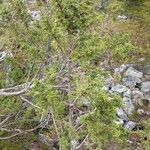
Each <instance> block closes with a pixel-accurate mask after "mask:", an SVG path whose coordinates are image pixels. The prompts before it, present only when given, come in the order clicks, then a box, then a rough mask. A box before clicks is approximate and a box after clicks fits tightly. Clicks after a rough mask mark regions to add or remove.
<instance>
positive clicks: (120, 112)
mask: <svg viewBox="0 0 150 150" xmlns="http://www.w3.org/2000/svg"><path fill="white" fill-rule="evenodd" d="M117 116H118V117H119V118H120V119H122V120H126V121H127V120H128V117H127V114H126V113H125V111H124V110H123V109H122V108H117Z"/></svg>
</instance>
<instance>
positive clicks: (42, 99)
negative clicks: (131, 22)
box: [0, 0, 142, 150]
mask: <svg viewBox="0 0 150 150" xmlns="http://www.w3.org/2000/svg"><path fill="white" fill-rule="evenodd" d="M97 4H98V1H96V0H95V1H91V0H83V1H79V0H51V1H50V2H49V3H48V4H47V5H46V4H42V3H41V4H39V9H40V10H41V15H42V18H41V20H36V21H33V22H31V21H32V19H31V17H30V15H29V14H28V10H27V8H26V6H25V5H24V3H23V2H22V1H19V0H14V1H10V2H9V1H6V2H4V3H2V4H1V6H0V7H1V8H2V9H1V10H0V15H1V16H2V17H1V18H2V19H1V20H0V21H2V24H1V33H2V43H4V49H11V50H12V53H13V56H14V57H13V58H11V59H10V60H7V61H6V63H7V64H10V66H11V71H10V72H9V78H10V79H12V80H13V84H14V85H17V84H21V83H24V82H26V81H27V78H28V80H29V81H30V79H32V78H33V77H34V75H36V74H37V76H36V77H37V79H35V78H34V81H33V87H32V89H30V90H29V92H28V93H27V94H26V97H27V98H29V101H31V102H32V103H33V104H34V105H36V107H35V108H34V107H33V105H32V106H31V105H29V106H28V105H27V106H26V107H25V108H24V109H23V110H22V111H21V115H20V118H19V120H15V121H14V122H13V123H14V126H12V127H18V128H23V129H27V128H33V127H35V126H36V125H38V124H39V123H40V121H41V118H42V117H45V116H46V115H49V114H50V116H51V120H49V126H50V128H48V129H47V130H48V131H46V135H47V136H48V137H49V138H50V139H51V138H52V135H53V136H55V137H57V142H58V143H59V146H60V148H61V149H62V150H67V149H71V142H72V140H77V141H78V142H80V141H83V140H84V138H85V137H86V136H87V135H88V142H89V144H88V142H86V143H84V147H86V148H87V149H93V148H97V149H101V148H102V147H105V145H106V144H107V143H108V142H110V141H112V139H114V141H113V142H114V143H120V145H121V146H122V143H123V140H124V139H123V136H124V137H126V133H125V131H123V129H122V128H121V127H120V126H118V125H116V124H115V119H116V108H118V107H120V106H121V103H120V99H119V98H118V97H111V98H110V97H109V96H108V95H107V93H105V91H104V90H103V88H102V87H103V78H104V76H105V72H103V71H101V70H100V69H99V68H98V67H97V66H93V64H92V62H93V61H101V58H102V57H103V56H105V54H109V55H110V56H111V57H110V58H111V60H109V61H115V60H120V61H126V60H128V57H127V56H128V55H131V54H132V53H133V52H134V53H135V52H136V46H133V43H132V42H131V41H130V40H129V35H128V34H124V33H117V32H115V33H112V34H111V33H109V32H106V33H104V34H103V35H101V34H100V29H99V28H100V26H101V23H103V21H104V20H103V19H105V15H104V14H103V13H100V12H98V11H96V10H95V6H97ZM139 7H140V6H139ZM141 7H142V6H141ZM112 8H115V10H113V11H112ZM109 9H110V11H108V12H111V13H116V12H117V13H118V12H124V11H125V9H126V7H125V5H124V2H123V1H120V2H119V3H116V1H115V2H114V3H113V4H112V3H110V5H109V6H108V10H109ZM41 64H43V65H42V67H41V68H40V69H39V70H40V71H39V72H38V73H37V70H38V68H39V66H40V65H41ZM0 76H2V80H1V86H4V85H5V82H4V81H3V80H4V79H3V78H4V77H3V76H5V73H4V74H3V73H2V74H0ZM26 76H28V77H26ZM3 82H4V83H3ZM83 100H87V101H88V102H89V103H90V105H89V106H88V107H87V108H85V107H84V106H83V102H82V101H83ZM22 107H23V102H22V100H21V99H20V97H8V98H7V97H6V98H1V109H2V113H3V114H7V113H8V112H13V114H17V113H18V111H19V110H21V109H22ZM81 114H82V115H81ZM78 118H79V122H78V123H77V120H78ZM49 126H48V127H49ZM40 132H44V131H43V128H41V130H40ZM2 135H5V134H3V133H2ZM6 135H7V134H6ZM31 141H32V140H31ZM7 144H8V145H10V143H9V141H8V143H7V142H6V143H5V142H4V143H3V144H2V146H1V145H0V146H1V147H2V148H5V147H7V146H5V145H7ZM25 145H26V144H25ZM93 145H94V146H93ZM19 146H20V145H18V147H19ZM19 148H20V147H19ZM19 148H18V149H19ZM6 149H7V148H6ZM14 149H15V148H14ZM25 149H26V148H25Z"/></svg>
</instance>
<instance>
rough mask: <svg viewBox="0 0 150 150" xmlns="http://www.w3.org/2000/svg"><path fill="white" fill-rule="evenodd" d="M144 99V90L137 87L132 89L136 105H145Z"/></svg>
mask: <svg viewBox="0 0 150 150" xmlns="http://www.w3.org/2000/svg"><path fill="white" fill-rule="evenodd" d="M143 99H144V95H143V92H141V91H139V90H137V89H136V90H133V91H132V100H133V103H134V104H135V105H140V106H143Z"/></svg>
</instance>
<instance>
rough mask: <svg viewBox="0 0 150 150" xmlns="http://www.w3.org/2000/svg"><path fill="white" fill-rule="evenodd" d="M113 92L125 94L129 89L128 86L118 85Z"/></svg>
mask: <svg viewBox="0 0 150 150" xmlns="http://www.w3.org/2000/svg"><path fill="white" fill-rule="evenodd" d="M111 90H112V91H113V92H117V93H123V92H125V91H127V90H128V88H127V87H126V86H123V85H121V84H116V85H115V86H113V87H112V89H111Z"/></svg>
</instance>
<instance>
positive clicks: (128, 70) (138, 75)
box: [125, 67, 143, 78]
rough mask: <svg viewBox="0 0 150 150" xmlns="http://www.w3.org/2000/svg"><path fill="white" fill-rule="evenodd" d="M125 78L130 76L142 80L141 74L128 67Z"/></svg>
mask: <svg viewBox="0 0 150 150" xmlns="http://www.w3.org/2000/svg"><path fill="white" fill-rule="evenodd" d="M125 76H132V77H137V78H142V77H143V73H142V72H140V71H138V70H136V69H135V68H133V67H129V68H128V69H127V71H126V72H125Z"/></svg>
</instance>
